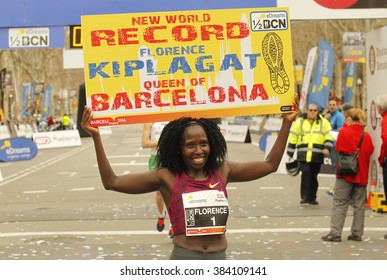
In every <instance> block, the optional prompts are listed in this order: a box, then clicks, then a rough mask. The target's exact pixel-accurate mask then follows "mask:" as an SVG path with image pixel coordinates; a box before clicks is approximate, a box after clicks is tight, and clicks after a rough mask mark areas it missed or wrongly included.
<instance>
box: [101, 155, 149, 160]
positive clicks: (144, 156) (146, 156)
mask: <svg viewBox="0 0 387 280" xmlns="http://www.w3.org/2000/svg"><path fill="white" fill-rule="evenodd" d="M149 156H150V154H149V155H139V154H134V155H119V156H108V158H109V159H110V158H137V157H139V158H148V157H149Z"/></svg>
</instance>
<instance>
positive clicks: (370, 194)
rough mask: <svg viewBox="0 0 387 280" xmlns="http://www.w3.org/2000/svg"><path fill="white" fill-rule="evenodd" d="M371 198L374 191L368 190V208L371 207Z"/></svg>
mask: <svg viewBox="0 0 387 280" xmlns="http://www.w3.org/2000/svg"><path fill="white" fill-rule="evenodd" d="M371 200H372V192H368V198H367V204H366V208H370V207H371Z"/></svg>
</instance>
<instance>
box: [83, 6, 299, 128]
mask: <svg viewBox="0 0 387 280" xmlns="http://www.w3.org/2000/svg"><path fill="white" fill-rule="evenodd" d="M289 23H290V20H289V12H288V10H287V8H266V9H262V8H258V9H230V10H228V9H227V10H200V11H179V12H176V11H175V12H155V13H134V14H110V15H92V16H82V42H83V50H84V59H85V79H86V96H87V104H88V106H90V107H91V108H92V110H93V112H94V119H93V124H94V125H96V126H109V125H120V124H128V123H139V122H141V123H142V122H154V121H161V120H172V119H176V118H178V117H182V116H192V117H208V118H215V117H226V116H246V115H257V114H274V113H281V112H288V111H292V110H293V107H292V104H293V101H294V78H293V63H292V52H291V50H292V45H291V34H290V25H289Z"/></svg>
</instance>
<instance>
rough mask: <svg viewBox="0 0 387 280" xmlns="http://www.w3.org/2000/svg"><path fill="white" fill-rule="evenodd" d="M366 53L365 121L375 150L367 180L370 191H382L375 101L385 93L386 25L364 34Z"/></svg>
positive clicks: (379, 138)
mask: <svg viewBox="0 0 387 280" xmlns="http://www.w3.org/2000/svg"><path fill="white" fill-rule="evenodd" d="M366 55H367V60H366V61H367V63H366V67H367V85H368V87H367V103H368V104H367V108H368V110H367V112H368V113H367V120H368V121H367V123H368V132H369V133H370V134H371V137H372V142H373V144H374V146H375V151H374V152H373V154H372V155H371V163H370V173H369V176H368V177H369V182H370V185H371V188H370V191H372V192H378V191H379V192H380V191H383V174H382V168H381V167H380V165H379V162H378V157H379V154H380V146H381V144H382V138H381V137H380V133H381V127H380V123H381V120H382V119H381V116H380V114H379V113H378V110H377V106H376V102H377V98H378V95H387V91H386V88H387V79H386V77H387V26H385V27H383V28H380V29H377V30H373V31H371V32H368V33H367V34H366Z"/></svg>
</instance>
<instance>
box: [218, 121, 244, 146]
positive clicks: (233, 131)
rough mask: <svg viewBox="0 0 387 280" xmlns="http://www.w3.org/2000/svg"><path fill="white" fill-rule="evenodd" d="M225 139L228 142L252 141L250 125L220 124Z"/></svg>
mask: <svg viewBox="0 0 387 280" xmlns="http://www.w3.org/2000/svg"><path fill="white" fill-rule="evenodd" d="M219 128H220V131H221V132H222V134H223V136H224V139H225V140H226V141H227V142H240V143H249V142H251V138H250V132H249V127H248V126H247V125H229V124H228V125H223V124H221V125H219Z"/></svg>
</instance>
